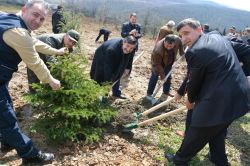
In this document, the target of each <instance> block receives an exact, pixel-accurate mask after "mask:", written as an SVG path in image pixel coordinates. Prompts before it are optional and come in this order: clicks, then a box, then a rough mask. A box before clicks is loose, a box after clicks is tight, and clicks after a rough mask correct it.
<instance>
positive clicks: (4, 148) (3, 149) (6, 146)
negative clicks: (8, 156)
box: [0, 142, 14, 153]
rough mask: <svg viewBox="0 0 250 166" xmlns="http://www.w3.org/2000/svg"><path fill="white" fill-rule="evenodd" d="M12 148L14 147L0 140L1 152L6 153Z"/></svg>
mask: <svg viewBox="0 0 250 166" xmlns="http://www.w3.org/2000/svg"><path fill="white" fill-rule="evenodd" d="M12 149H14V148H13V147H11V146H10V145H9V144H6V143H2V142H0V150H1V152H2V153H8V152H9V151H11V150H12Z"/></svg>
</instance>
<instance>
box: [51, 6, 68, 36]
mask: <svg viewBox="0 0 250 166" xmlns="http://www.w3.org/2000/svg"><path fill="white" fill-rule="evenodd" d="M65 24H66V21H65V19H64V16H63V11H62V10H61V9H58V10H57V11H56V12H55V13H53V14H52V31H53V32H54V33H60V31H61V29H62V27H63V25H65Z"/></svg>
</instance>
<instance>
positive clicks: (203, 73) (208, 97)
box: [185, 33, 250, 127]
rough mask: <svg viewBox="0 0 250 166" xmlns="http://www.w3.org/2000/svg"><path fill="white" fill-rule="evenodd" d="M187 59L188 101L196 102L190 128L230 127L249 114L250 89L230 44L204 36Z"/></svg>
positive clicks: (221, 39) (208, 35) (217, 37)
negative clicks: (236, 120) (229, 124)
mask: <svg viewBox="0 0 250 166" xmlns="http://www.w3.org/2000/svg"><path fill="white" fill-rule="evenodd" d="M185 56H186V60H187V63H188V70H189V76H188V79H189V80H188V83H187V92H188V100H189V102H191V103H192V102H195V105H194V111H193V116H192V123H191V126H194V127H207V126H215V125H219V124H226V123H230V122H232V121H233V120H234V119H236V118H238V117H240V116H243V115H244V114H245V113H246V112H247V111H249V110H250V86H249V83H248V81H247V79H246V76H245V74H244V73H243V70H242V69H241V66H240V63H239V61H238V59H237V56H236V54H235V52H234V50H233V48H232V45H231V43H230V42H229V41H228V40H226V39H225V38H223V37H222V36H221V35H220V34H215V33H213V34H209V33H208V34H204V35H202V36H201V37H200V38H199V39H198V40H197V41H196V43H194V45H193V46H192V47H191V48H190V49H189V50H188V51H187V52H186V54H185Z"/></svg>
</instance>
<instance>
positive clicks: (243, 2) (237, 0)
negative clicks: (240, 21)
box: [208, 0, 250, 11]
mask: <svg viewBox="0 0 250 166" xmlns="http://www.w3.org/2000/svg"><path fill="white" fill-rule="evenodd" d="M208 1H214V2H216V3H220V4H223V5H226V6H229V7H232V8H237V9H242V10H247V11H250V0H208Z"/></svg>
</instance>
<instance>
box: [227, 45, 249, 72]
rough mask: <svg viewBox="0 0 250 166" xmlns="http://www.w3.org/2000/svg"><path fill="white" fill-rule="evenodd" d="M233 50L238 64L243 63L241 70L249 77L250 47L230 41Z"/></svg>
mask: <svg viewBox="0 0 250 166" xmlns="http://www.w3.org/2000/svg"><path fill="white" fill-rule="evenodd" d="M231 44H232V46H233V49H234V51H235V53H236V55H237V57H238V59H239V61H240V62H242V63H243V66H242V69H243V71H244V73H245V75H246V76H250V45H246V44H244V43H239V42H234V41H231Z"/></svg>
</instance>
